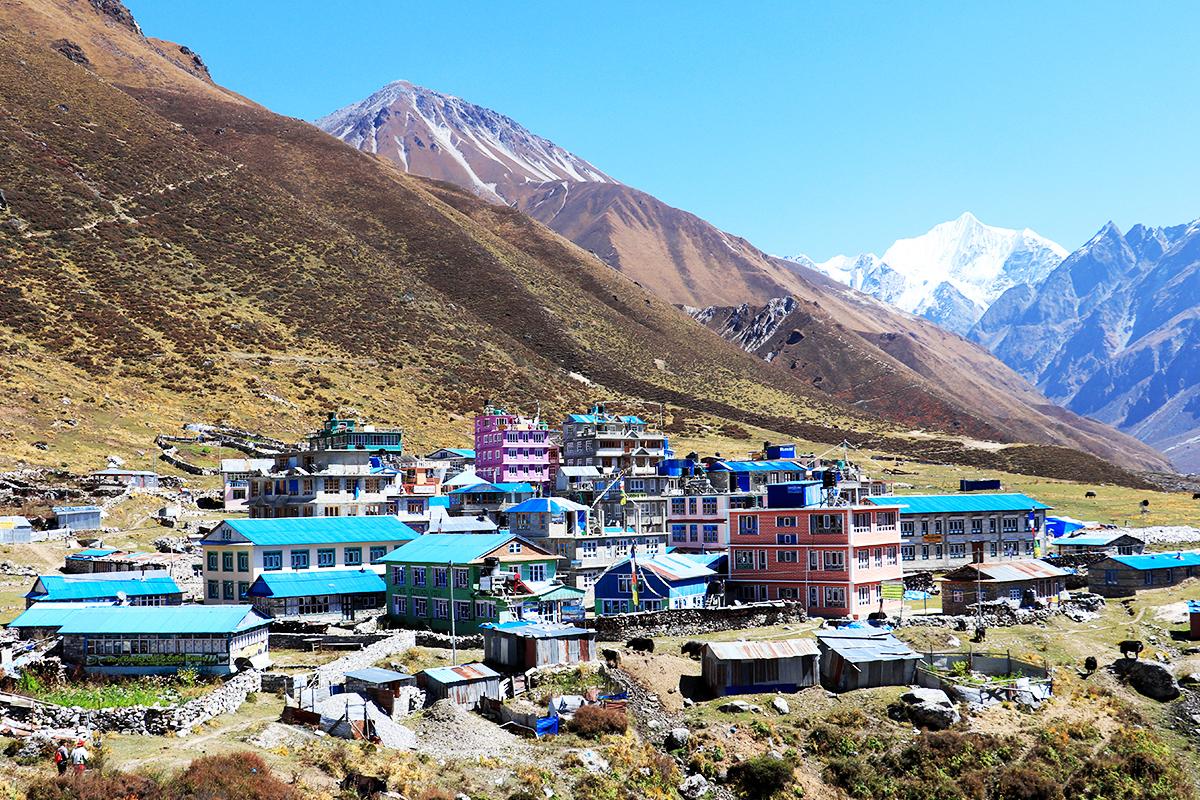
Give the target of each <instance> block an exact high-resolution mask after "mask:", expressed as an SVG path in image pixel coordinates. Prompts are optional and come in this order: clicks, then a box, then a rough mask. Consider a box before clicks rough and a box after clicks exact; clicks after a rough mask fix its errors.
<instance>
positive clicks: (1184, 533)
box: [1119, 525, 1200, 544]
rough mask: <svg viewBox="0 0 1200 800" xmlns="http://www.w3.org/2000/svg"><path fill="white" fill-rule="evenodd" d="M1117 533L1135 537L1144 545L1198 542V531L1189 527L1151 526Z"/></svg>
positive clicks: (1199, 534) (1199, 538)
mask: <svg viewBox="0 0 1200 800" xmlns="http://www.w3.org/2000/svg"><path fill="white" fill-rule="evenodd" d="M1119 532H1120V533H1128V534H1129V535H1130V536H1136V537H1137V538H1139V539H1141V540H1142V541H1143V542H1145V543H1146V544H1177V543H1178V544H1186V543H1192V542H1200V529H1198V528H1193V527H1191V526H1189V525H1152V526H1148V527H1145V528H1122V529H1119Z"/></svg>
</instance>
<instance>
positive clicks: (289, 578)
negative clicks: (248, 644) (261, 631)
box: [246, 567, 387, 624]
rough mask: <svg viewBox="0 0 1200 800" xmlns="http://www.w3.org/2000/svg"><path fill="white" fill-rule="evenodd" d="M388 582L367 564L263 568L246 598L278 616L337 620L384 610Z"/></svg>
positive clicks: (274, 616)
mask: <svg viewBox="0 0 1200 800" xmlns="http://www.w3.org/2000/svg"><path fill="white" fill-rule="evenodd" d="M386 594H387V585H386V584H384V582H383V578H381V577H380V576H379V575H378V573H376V572H373V571H371V570H369V569H366V568H364V567H360V568H358V569H353V570H347V569H340V570H329V571H326V572H317V571H309V572H264V573H263V574H262V575H259V576H258V578H256V579H255V581H254V583H252V584H250V588H249V589H247V590H246V599H247V600H249V601H250V604H251V605H253V606H254V607H255V608H257V609H258V610H259V611H261V612H262V613H263V614H264V615H266V616H268V617H271V618H272V619H278V620H303V621H305V622H329V623H333V624H338V623H341V622H343V621H347V622H353V621H355V620H360V619H364V618H369V617H374V616H377V615H379V614H381V613H383V610H384V606H385V603H386Z"/></svg>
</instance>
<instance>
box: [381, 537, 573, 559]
mask: <svg viewBox="0 0 1200 800" xmlns="http://www.w3.org/2000/svg"><path fill="white" fill-rule="evenodd" d="M519 538H520V537H519V536H516V535H514V534H511V533H434V534H426V535H425V536H421V537H419V538H417V539H414V540H412V541H411V542H408V543H407V544H402V545H400V546H399V547H397V548H396V549H395V550H393V551H392V552H390V553H388V554H387V555H386V556H384V557H383V560H384V561H387V562H391V563H395V564H445V563H446V562H448V561H453V562H454V563H455V564H466V563H469V562H471V561H475V560H476V559H480V558H483V557H484V556H485V555H487V554H488V553H490V552H492V551H493V550H495V549H496V548H497V547H502V546H503V545H505V544H508V543H509V542H510V541H512V540H513V539H519ZM521 544H522V548H521V549H522V551H523V552H524V550H525V548H526V547H530V548H536V546H535V545H533V543H531V542H529V541H526V540H524V539H521ZM532 552H534V553H538V552H540V548H536V549H534V550H533V551H532ZM547 557H548V558H552V557H553V556H549V555H548V554H547Z"/></svg>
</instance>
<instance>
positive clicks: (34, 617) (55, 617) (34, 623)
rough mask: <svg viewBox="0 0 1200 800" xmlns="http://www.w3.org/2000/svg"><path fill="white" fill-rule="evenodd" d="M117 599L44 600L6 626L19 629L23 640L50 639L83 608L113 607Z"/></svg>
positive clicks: (19, 634) (116, 603)
mask: <svg viewBox="0 0 1200 800" xmlns="http://www.w3.org/2000/svg"><path fill="white" fill-rule="evenodd" d="M115 605H119V603H118V602H117V601H101V602H92V603H88V602H78V603H56V602H53V601H50V600H43V601H42V602H40V603H34V604H33V605H31V606H29V607H28V608H26V609H25V610H24V611H22V612H21V614H20V615H19V616H18V617H17V618H16V619H14V620H13V621H12V622H10V623H8V624H7V625H5V626H4V627H6V628H11V629H12V630H15V631H17V636H18V638H19V639H20V640H21V641H29V640H37V639H49V638H50V637H51V636H57V635H58V629H59V628H61V627H62V626H63V623H64V622H66V621H67V620H68V619H70V618H71V616H72V615H73V614H75V613H77V612H78V611H79V610H80V609H81V608H112V607H113V606H115Z"/></svg>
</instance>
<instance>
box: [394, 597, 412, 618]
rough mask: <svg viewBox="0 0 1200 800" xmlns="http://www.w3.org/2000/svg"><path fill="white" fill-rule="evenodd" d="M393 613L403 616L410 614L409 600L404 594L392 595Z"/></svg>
mask: <svg viewBox="0 0 1200 800" xmlns="http://www.w3.org/2000/svg"><path fill="white" fill-rule="evenodd" d="M392 613H393V614H396V615H397V616H403V615H404V614H407V613H408V598H407V597H405V596H404V595H402V594H394V595H392Z"/></svg>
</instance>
